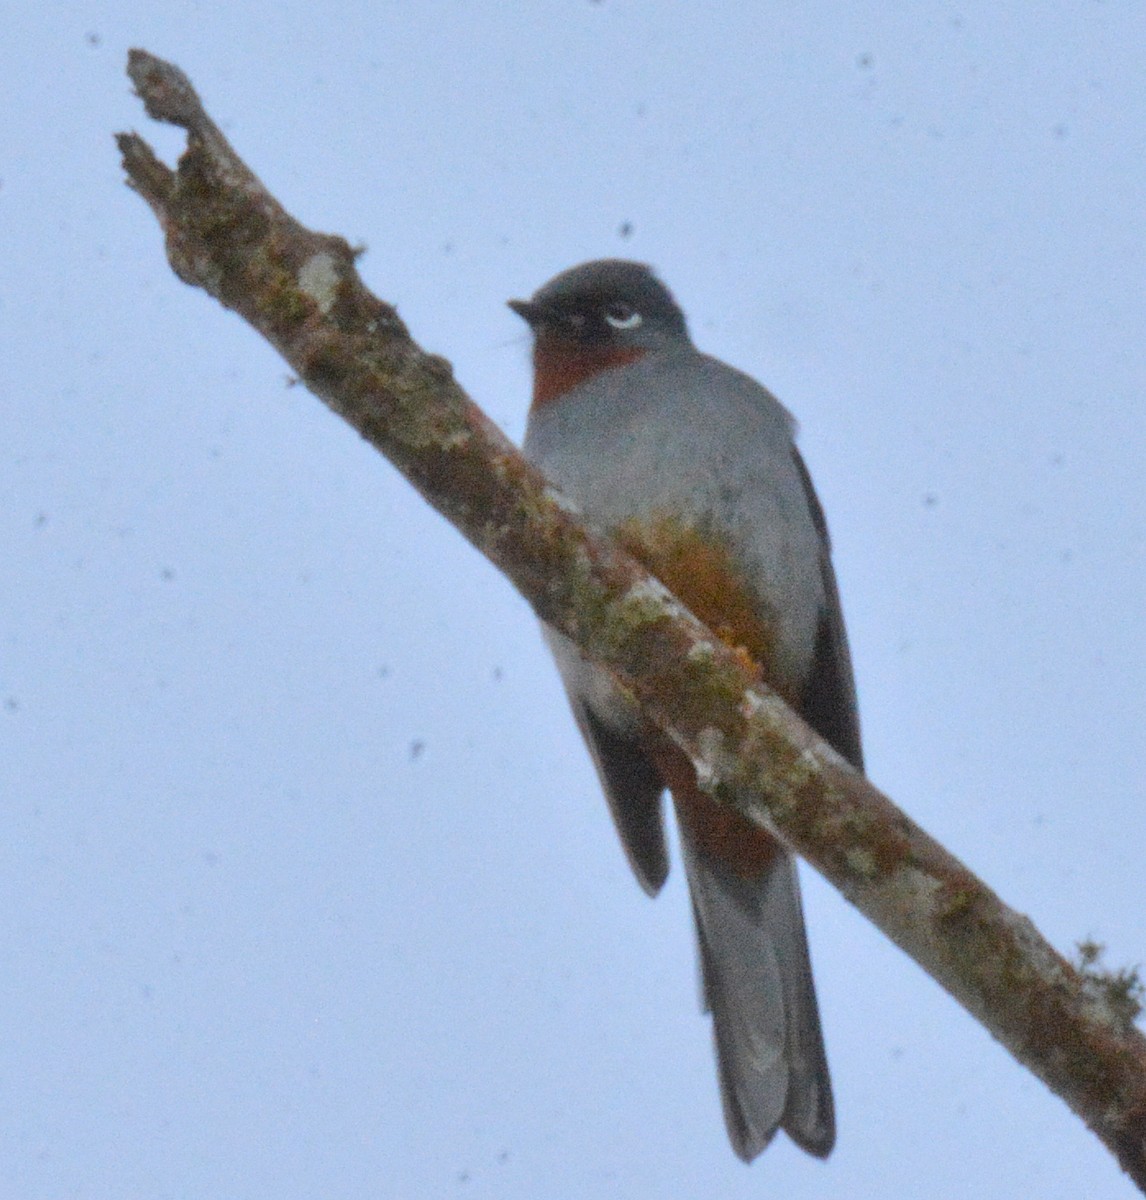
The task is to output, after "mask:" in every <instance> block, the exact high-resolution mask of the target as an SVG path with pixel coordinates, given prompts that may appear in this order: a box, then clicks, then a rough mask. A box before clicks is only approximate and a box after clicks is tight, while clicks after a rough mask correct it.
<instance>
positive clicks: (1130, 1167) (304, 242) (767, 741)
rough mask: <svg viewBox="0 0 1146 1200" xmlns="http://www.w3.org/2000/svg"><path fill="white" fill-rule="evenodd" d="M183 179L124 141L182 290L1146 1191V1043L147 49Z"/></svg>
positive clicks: (141, 56) (139, 65) (140, 71)
mask: <svg viewBox="0 0 1146 1200" xmlns="http://www.w3.org/2000/svg"><path fill="white" fill-rule="evenodd" d="M128 70H129V74H130V75H131V78H132V80H133V82H134V83H135V86H136V89H137V91H138V93H139V95H140V96H141V98H142V99H143V101H144V104H145V105H146V106H147V110H148V112H149V113H150V114H151V115H152V116H153V117H155V118H156V119H158V120H162V121H167V122H170V123H173V124H176V125H179V126H182V127H183V128H184V129H185V130H186V131H187V137H188V147H187V150H186V152H185V153H184V154H183V156H182V158H181V159H180V161H179V165H178V168H177V170H176V171H174V172H173V171H171V170H170V169H169V168H167V167H166V166H164V165H163V164H162V163H160V162H159V161H158V160H157V159H156V157H155V155H154V154H153V153H152V151H151V149H150V148H149V147H148V146H147V145H146V143H144V142H143V141H142V140H141V139H140V138H139V137H138V136H137V135H134V134H122V135H120V136H119V138H118V142H119V146H120V150H121V152H122V154H123V162H124V167H125V169H126V171H127V174H128V178H129V181H130V184H131V186H132V187H133V188H135V190H136V191H138V192H139V194H140V195H141V196H142V197H143V198H144V199H145V200H146V201H147V203H148V204H149V205H150V206H151V208H152V209H153V211H154V212H155V214H156V216H157V217H158V219H159V222H160V225H161V226H162V227H163V230H164V232H165V234H166V238H167V253H168V257H169V259H170V261H171V264H172V266H173V267H174V269H175V271H176V273H177V274H178V275H179V277H180V278H181V279H183V280H185V281H186V282H187V283H190V284H192V285H194V286H197V287H201V288H203V289H204V290H205V291H207V292H208V293H210V295H212V296H214V297H215V298H216V299H217V300H219V301H220V302H221V303H222V304H224V305H226V306H227V307H228V308H231V309H234V310H235V311H236V312H237V313H239V314H240V316H242V317H243V318H244V319H245V320H246V321H248V322H249V323H250V324H251V325H253V326H254V327H255V328H256V329H258V330H259V332H261V333H262V334H263V336H264V337H266V338H267V339H268V340H269V341H270V342H272V343H273V344H274V345H275V346H276V347H277V348H278V350H279V351H280V352H281V353H282V355H283V357H284V358H285V359H286V360H287V361H288V362H289V363H290V364H291V366H292V367H293V368H294V370H295V371H296V372H297V373H298V374H299V376H300V377H301V378H302V379H303V381H304V382H305V383H306V385H307V386H308V387H309V388H310V389H311V390H312V391H313V392H314V393H315V394H316V395H318V396H320V397H321V398H322V399H323V400H324V401H325V402H326V404H328V405H329V406H330V407H331V408H332V409H333V410H334V411H335V412H337V413H338V414H339V415H340V416H342V417H343V418H344V419H345V420H346V421H347V422H349V423H350V424H351V425H352V426H353V427H354V428H355V429H357V430H358V432H359V433H360V434H361V435H362V436H363V437H364V438H366V439H367V441H369V442H370V443H371V444H372V445H373V446H375V447H376V448H377V449H379V450H380V451H381V452H382V453H383V454H385V455H386V457H387V458H389V459H390V460H391V461H392V462H393V463H394V464H395V465H396V466H397V467H398V468H399V470H401V471H402V472H403V474H405V475H406V477H407V478H408V479H409V480H410V482H411V483H413V485H414V486H415V487H416V488H417V489H418V491H419V492H420V493H421V494H422V496H424V497H425V499H426V500H428V501H429V503H430V504H432V505H433V506H434V507H435V508H436V509H438V511H439V512H441V513H443V514H444V515H445V516H446V517H447V518H448V519H449V520H451V521H452V522H453V523H454V524H455V525H456V526H457V527H458V529H460V530H461V532H462V533H463V534H464V535H465V536H466V537H467V538H468V539H469V540H470V541H471V542H472V543H473V544H474V545H475V546H477V547H478V549H480V550H481V551H482V553H483V554H485V555H486V556H487V557H488V558H489V559H490V560H491V561H492V562H493V563H494V564H495V565H496V566H497V567H498V568H499V569H500V570H502V571H503V572H504V573H505V574H506V575H507V576H508V577H509V578H510V579H511V580H512V581H513V583H514V584H515V586H516V587H517V588H518V590H519V591H521V593H522V594H523V595H524V596H525V597H526V598H527V599H528V601H529V602H530V603H531V604H532V605H533V607H534V609H535V611H536V612H537V614H538V615H539V616H540V617H541V618H542V619H543V620H545V621H547V622H548V623H549V624H551V625H553V626H554V627H556V628H557V629H560V630H562V631H563V632H564V633H566V634H567V635H568V636H569V637H570V638H572V639H573V640H574V641H575V642H577V643H578V644H579V645H580V646H581V647H582V648H583V649H584V650H585V651H586V652H587V653H588V654H590V655H591V656H592V657H593V658H595V659H597V660H598V661H600V662H602V663H604V664H605V665H606V666H607V667H609V668H610V669H611V670H612V671H613V672H614V674H615V675H616V677H617V678H618V679H619V680H620V681H621V682H622V683H623V684H624V685H625V686H626V687H628V688H629V689H630V690H631V691H632V693H633V694H634V695H635V696H636V697H637V699H638V700H639V701H640V703H641V705H642V707H643V709H644V711H645V712H646V714H647V715H648V716H649V718H650V719H651V720H653V721H654V722H655V723H656V724H657V725H658V726H659V727H660V728H662V729H663V730H664V731H665V732H666V733H667V734H668V735H669V736H670V737H672V738H673V740H674V741H675V742H676V743H677V744H678V745H679V746H680V747H681V748H682V749H683V750H684V751H685V752H686V753H687V754H688V755H689V756H690V757H691V759H692V761H693V762H694V763H695V765H696V767H697V770H698V773H699V777H700V778H701V779H702V780H705V781H706V783H707V784H709V785H710V786H711V789H712V791H713V793H714V794H715V795H716V796H717V797H718V798H719V799H720V800H722V801H723V802H725V803H727V804H730V805H732V806H734V807H735V808H736V809H738V810H739V811H740V812H741V813H743V814H744V815H745V816H746V817H747V818H748V819H749V820H751V821H754V822H756V823H757V824H759V825H761V826H763V827H765V828H767V829H768V830H770V831H771V832H772V833H775V834H776V835H777V836H779V837H780V838H782V839H783V841H784V842H786V843H787V844H788V845H789V846H791V847H792V848H793V849H795V850H797V851H798V852H799V853H800V854H802V855H803V856H804V857H805V858H807V859H808V860H809V861H810V862H811V863H812V864H813V865H814V866H815V867H816V868H817V869H818V870H819V871H820V872H821V873H822V874H824V875H825V876H826V877H827V878H828V879H829V880H831V882H832V883H834V884H835V885H836V887H838V888H839V890H840V891H841V892H842V893H843V894H844V895H845V896H846V897H847V898H848V899H849V900H850V901H851V902H852V903H853V904H855V905H856V907H857V908H859V909H860V910H861V911H862V912H863V913H864V914H866V915H867V916H868V917H869V918H870V919H871V920H872V921H874V922H875V924H876V925H878V926H879V927H880V929H882V930H883V931H884V932H885V933H886V934H887V935H888V937H890V938H891V939H892V940H893V941H894V942H895V943H896V944H897V945H899V946H900V947H901V948H902V949H903V950H905V951H906V952H907V953H908V954H910V955H911V956H912V958H914V959H915V960H916V962H918V963H919V964H920V965H921V966H922V967H923V968H924V969H925V970H926V971H928V972H929V973H930V974H931V975H932V976H933V977H934V978H935V979H936V980H937V981H938V982H939V983H940V984H941V985H942V986H943V987H944V988H946V989H947V991H949V992H950V993H951V995H952V996H954V997H955V998H956V999H957V1000H958V1001H959V1002H960V1003H961V1004H962V1005H963V1006H964V1007H965V1008H966V1009H967V1010H968V1011H969V1012H970V1013H971V1014H972V1015H973V1016H975V1017H976V1019H978V1020H979V1021H981V1022H982V1023H983V1024H984V1025H985V1026H986V1027H987V1028H988V1029H989V1030H990V1031H991V1033H993V1034H994V1036H995V1037H996V1038H998V1040H999V1041H1001V1042H1002V1043H1003V1044H1004V1045H1005V1046H1006V1047H1007V1048H1008V1049H1009V1050H1010V1051H1011V1053H1012V1054H1013V1055H1014V1056H1015V1057H1016V1058H1017V1059H1018V1060H1019V1061H1020V1062H1022V1063H1023V1064H1024V1065H1026V1066H1027V1067H1028V1068H1029V1069H1030V1070H1031V1071H1033V1072H1034V1073H1035V1074H1036V1075H1037V1076H1038V1077H1039V1078H1040V1079H1042V1080H1043V1081H1044V1082H1045V1083H1046V1084H1047V1085H1048V1086H1049V1087H1050V1088H1052V1089H1053V1090H1054V1091H1055V1092H1056V1093H1058V1095H1060V1096H1061V1097H1062V1098H1063V1099H1064V1100H1066V1102H1067V1103H1068V1104H1069V1105H1070V1106H1071V1108H1072V1109H1074V1111H1075V1112H1076V1113H1077V1114H1078V1115H1079V1116H1080V1117H1081V1118H1082V1119H1083V1120H1084V1121H1085V1122H1086V1123H1087V1124H1088V1125H1089V1126H1090V1127H1091V1129H1093V1130H1094V1132H1095V1133H1096V1134H1097V1135H1098V1137H1099V1138H1101V1139H1102V1141H1103V1142H1104V1143H1105V1144H1106V1145H1107V1146H1108V1147H1109V1148H1110V1149H1111V1150H1112V1151H1113V1152H1114V1154H1115V1155H1116V1156H1117V1158H1118V1161H1119V1162H1120V1163H1121V1165H1122V1167H1123V1169H1124V1170H1125V1171H1126V1172H1127V1173H1128V1174H1129V1175H1130V1176H1131V1178H1132V1179H1133V1180H1134V1181H1135V1183H1136V1184H1137V1185H1138V1186H1139V1188H1141V1189H1142V1190H1143V1191H1146V1039H1144V1038H1143V1037H1142V1035H1141V1034H1140V1033H1139V1031H1138V1030H1137V1029H1135V1028H1134V1027H1133V1026H1132V1025H1131V1023H1130V1021H1129V1020H1128V1019H1127V1012H1126V1009H1125V1007H1123V1008H1121V1009H1120V1008H1119V1006H1118V1005H1117V1004H1113V1003H1111V1001H1110V998H1109V996H1108V994H1107V991H1106V989H1104V988H1103V987H1102V986H1100V984H1099V983H1098V982H1096V980H1095V979H1094V978H1093V977H1087V976H1085V975H1081V974H1079V973H1078V972H1077V971H1076V970H1075V969H1074V968H1073V967H1072V966H1071V965H1070V963H1068V962H1067V961H1066V959H1064V958H1063V957H1062V956H1060V955H1059V954H1058V953H1056V951H1055V950H1054V949H1053V948H1052V947H1051V946H1050V945H1049V944H1048V943H1047V942H1046V941H1045V940H1044V939H1043V938H1042V937H1041V936H1040V934H1039V933H1038V931H1037V930H1036V929H1035V928H1034V926H1033V925H1032V924H1031V922H1030V921H1029V920H1028V919H1027V918H1026V917H1024V916H1022V915H1021V914H1019V913H1016V912H1014V911H1012V910H1011V909H1009V908H1008V907H1006V905H1004V904H1003V903H1002V901H1000V900H999V898H998V897H997V896H995V895H994V893H992V892H991V891H990V890H989V889H988V888H987V887H986V886H985V885H984V884H983V883H981V882H980V881H979V880H978V879H976V878H975V876H974V875H972V874H971V872H970V871H968V870H967V868H966V867H965V866H963V864H962V863H960V862H959V861H958V860H956V859H955V858H953V857H952V856H951V855H949V854H948V853H947V852H946V851H945V850H944V849H943V848H942V847H941V846H939V845H938V844H937V843H936V842H935V841H933V840H932V839H931V838H930V837H928V835H927V834H926V833H924V832H923V830H922V829H920V828H919V827H918V826H916V825H915V824H914V823H913V822H912V821H911V820H910V819H909V818H908V817H907V816H905V815H904V814H903V813H901V812H900V811H899V810H898V809H896V808H895V807H894V806H893V805H892V804H891V802H890V801H889V800H888V799H887V798H886V797H885V796H883V795H882V794H881V793H880V792H879V791H878V790H877V789H876V788H875V787H873V786H872V785H871V784H870V783H869V782H868V781H867V780H866V779H865V778H863V777H862V776H860V775H858V774H857V773H856V772H854V771H853V770H852V769H851V768H850V767H849V766H848V765H847V764H846V763H845V762H844V761H843V760H842V759H841V758H840V757H839V756H838V755H837V754H836V753H835V752H834V751H833V750H832V749H831V748H830V747H829V746H827V745H826V744H825V743H824V742H823V741H821V740H820V738H819V737H817V736H816V734H815V733H813V732H812V730H811V729H809V728H808V726H806V725H805V724H804V723H803V722H802V721H801V720H800V719H799V718H798V717H797V716H796V715H795V714H794V713H792V712H791V711H790V710H789V709H788V708H787V707H786V706H785V705H784V704H783V702H782V701H781V700H780V699H779V698H778V697H777V696H776V695H774V694H773V693H772V692H770V691H769V690H768V689H767V688H765V687H764V686H762V685H761V684H760V683H759V680H758V677H757V674H756V672H755V671H754V670H753V664H752V663H751V662H749V661H748V660H747V659H746V658H745V656H744V655H743V654H738V653H736V652H734V651H732V650H730V649H728V648H727V647H726V646H725V645H724V644H723V643H722V642H721V641H720V640H719V639H718V638H716V637H715V636H714V635H713V634H712V633H710V632H709V630H707V629H706V628H705V627H704V626H702V625H701V624H700V623H699V622H698V621H697V620H696V619H695V618H694V617H692V616H691V614H689V613H688V612H687V611H686V610H685V609H684V608H683V606H682V605H681V604H680V603H679V602H678V601H676V600H675V599H674V598H673V597H672V596H671V595H670V594H669V593H668V592H667V591H666V590H665V589H664V587H663V586H662V585H661V584H660V583H659V582H658V581H657V580H655V579H653V578H652V577H650V576H649V575H648V574H647V572H645V571H644V570H643V568H641V567H640V566H639V565H638V564H637V563H636V562H635V561H633V560H632V559H630V558H629V557H627V556H626V555H624V554H622V553H621V552H620V551H619V550H618V549H616V548H615V547H614V546H613V545H611V544H610V543H608V542H604V541H601V540H599V539H595V538H593V537H590V535H589V534H588V532H587V531H586V529H585V528H584V526H583V525H582V524H581V522H580V521H579V520H578V518H577V516H576V515H575V514H574V513H573V512H571V511H570V510H569V508H568V506H567V505H566V504H565V503H564V502H563V501H562V499H561V497H560V496H558V495H557V494H555V493H554V491H553V490H552V489H551V488H550V487H549V486H547V484H546V482H545V480H544V479H543V478H542V477H541V476H540V475H539V474H538V473H537V472H536V471H535V470H534V469H533V468H532V467H531V466H530V465H529V464H528V463H526V462H525V461H524V460H523V459H522V458H521V456H520V455H519V454H518V453H517V451H516V449H515V448H514V447H513V446H512V444H511V443H510V442H509V441H508V440H507V439H506V438H505V437H504V436H503V435H502V434H501V432H500V431H499V430H498V429H497V428H496V427H495V426H494V425H493V424H492V422H490V421H489V420H488V419H487V418H486V417H485V416H484V415H483V414H482V413H481V411H480V410H479V409H478V408H477V407H476V406H475V405H474V404H473V403H472V401H471V400H470V399H469V398H468V397H467V396H466V395H465V393H464V392H463V391H462V390H461V388H460V387H459V386H458V385H457V384H456V383H455V382H454V380H453V377H452V373H451V369H450V366H449V364H448V363H446V362H445V361H444V360H443V359H440V358H436V357H434V356H431V355H427V354H425V353H424V352H423V351H422V350H421V349H419V347H418V346H417V345H416V344H415V343H414V342H413V341H412V340H411V338H410V336H409V334H408V333H407V331H406V328H405V326H404V325H403V324H402V322H401V321H400V320H399V319H398V316H397V314H396V313H395V311H394V309H393V308H392V307H390V306H389V305H387V304H384V303H383V302H382V301H380V300H378V299H377V298H375V297H374V296H372V295H371V294H370V293H369V292H367V291H366V289H365V288H364V287H363V286H362V283H361V280H360V279H359V277H358V273H357V271H356V270H355V267H354V254H353V252H352V251H351V249H350V247H349V246H348V245H347V243H346V242H345V241H343V240H342V239H341V238H338V237H331V236H328V235H324V234H317V233H313V232H311V231H309V230H307V229H304V228H303V227H302V226H301V225H299V224H298V222H296V221H295V220H294V219H293V218H291V217H290V216H289V215H288V214H287V213H286V212H285V211H284V210H283V209H282V208H281V206H280V205H279V204H278V203H277V202H276V201H275V200H274V199H273V198H272V197H271V196H270V195H269V194H268V193H267V191H266V190H265V189H264V187H263V186H262V184H261V183H260V182H259V180H258V179H257V178H256V177H255V176H254V175H253V174H252V173H251V172H250V170H249V169H248V168H247V167H246V165H245V164H244V163H243V162H242V161H241V160H240V159H239V158H238V156H237V155H236V154H235V152H234V150H233V149H232V148H231V146H230V145H229V144H228V142H227V141H226V139H225V138H224V137H223V135H222V134H221V133H220V132H219V130H218V128H217V127H216V126H215V124H214V123H213V122H212V121H211V120H210V118H209V117H208V116H207V114H206V113H205V112H204V111H203V108H202V105H201V104H200V102H199V100H198V98H197V97H196V95H195V93H194V90H193V89H192V88H191V85H190V83H189V82H188V80H187V78H186V76H184V75H183V73H182V72H181V71H179V70H178V69H177V68H175V67H173V66H171V65H169V64H167V63H164V62H162V61H160V60H159V59H156V58H153V57H152V56H150V55H148V54H146V53H144V52H142V51H139V50H134V51H132V53H131V56H130V60H129V67H128Z"/></svg>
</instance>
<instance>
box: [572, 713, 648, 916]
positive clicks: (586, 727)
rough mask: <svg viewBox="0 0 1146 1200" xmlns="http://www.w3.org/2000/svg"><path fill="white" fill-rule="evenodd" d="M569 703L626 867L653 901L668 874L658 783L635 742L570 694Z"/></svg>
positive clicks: (637, 743) (646, 759)
mask: <svg viewBox="0 0 1146 1200" xmlns="http://www.w3.org/2000/svg"><path fill="white" fill-rule="evenodd" d="M569 701H570V703H571V705H572V707H573V715H574V716H575V717H576V718H577V725H578V727H579V728H580V730H581V736H582V737H584V739H585V743H586V745H587V746H588V747H589V753H590V754H591V755H592V756H593V763H594V765H595V766H596V768H597V774H598V775H599V776H600V778H601V786H602V788H603V789H604V792H605V797H606V799H607V800H608V801H609V811H610V812H611V813H612V814H613V822H614V824H615V825H616V826H617V833H618V834H619V835H620V838H621V844H622V845H623V846H624V848H625V854H626V856H627V857H628V860H629V865H630V866H631V867H632V868H633V874H634V875H636V877H637V880H638V882H639V883H640V885H641V887H643V888H644V889H645V891H646V892H647V893H648V894H649V895H650V896H655V895H656V894H657V892H659V891H660V890H661V886H662V885H663V884H664V881H665V879H666V878H667V877H668V870H669V864H668V851H667V849H666V847H665V831H664V820H663V817H662V813H661V793H662V792H663V791H664V784H663V783H662V782H661V777H660V775H658V774H657V772H656V770H655V769H654V767H653V765H652V764H651V763H650V762H649V760H648V758H647V757H646V756H645V754H644V753H643V752H642V750H641V747H640V743H639V742H638V741H637V739H636V738H634V737H628V736H626V735H624V734H618V733H614V732H613V731H612V730H611V729H609V728H608V726H606V725H603V724H602V723H601V722H600V721H598V720H597V718H596V717H594V716H593V714H592V712H591V711H590V710H589V708H588V706H587V705H585V704H584V703H582V702H581V701H580V700H578V699H576V698H575V697H574V696H573V695H572V694H571V695H570V697H569Z"/></svg>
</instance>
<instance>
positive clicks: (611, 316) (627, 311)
mask: <svg viewBox="0 0 1146 1200" xmlns="http://www.w3.org/2000/svg"><path fill="white" fill-rule="evenodd" d="M605 320H606V321H608V323H609V324H610V325H612V327H613V328H614V329H636V327H637V326H638V325H639V324H640V323H641V314H640V313H639V312H637V310H636V309H635V308H631V307H630V306H629V305H628V304H609V305H606V307H605Z"/></svg>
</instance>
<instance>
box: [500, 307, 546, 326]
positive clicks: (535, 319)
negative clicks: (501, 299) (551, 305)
mask: <svg viewBox="0 0 1146 1200" xmlns="http://www.w3.org/2000/svg"><path fill="white" fill-rule="evenodd" d="M506 303H507V304H508V305H509V307H510V308H512V309H513V311H514V312H515V313H517V315H518V316H519V317H520V318H521V319H522V320H523V321H524V322H525V323H526V324H527V325H528V326H529V327H530V328H533V327H534V326H535V325H538V324H540V323H541V321H542V320H544V318H545V310H544V309H543V308H542V307H541V305H540V304H534V303H533V302H532V301H531V300H507V301H506Z"/></svg>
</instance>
